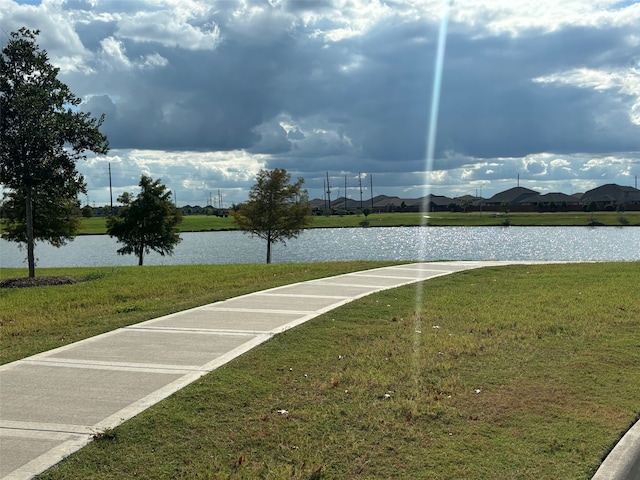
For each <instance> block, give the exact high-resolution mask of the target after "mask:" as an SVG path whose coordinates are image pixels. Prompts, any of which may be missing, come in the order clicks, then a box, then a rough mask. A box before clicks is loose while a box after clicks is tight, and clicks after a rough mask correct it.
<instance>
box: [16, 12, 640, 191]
mask: <svg viewBox="0 0 640 480" xmlns="http://www.w3.org/2000/svg"><path fill="white" fill-rule="evenodd" d="M585 2H586V0H585ZM480 3H482V2H480ZM356 4H357V1H356ZM356 4H353V5H352V4H348V5H343V4H341V3H338V2H333V1H330V0H317V1H316V0H314V1H304V2H301V1H295V0H271V1H270V2H264V1H249V2H240V1H215V2H212V1H198V0H188V1H187V0H185V2H182V3H180V4H178V3H175V4H170V3H157V2H144V1H136V2H131V1H128V0H127V1H124V0H123V1H114V0H111V1H102V2H97V3H96V2H87V1H82V0H73V1H67V2H66V3H56V4H55V5H54V4H51V6H50V7H49V8H50V10H46V11H45V9H43V8H40V9H33V8H31V7H29V8H31V9H30V10H28V11H26V10H25V11H22V10H19V9H16V10H15V11H13V10H12V12H13V13H11V15H10V20H9V25H10V27H11V28H13V25H14V24H15V25H17V23H16V22H18V21H21V20H22V19H23V18H25V16H26V17H29V18H30V19H31V21H32V24H33V26H36V27H37V26H38V25H42V26H47V29H48V30H51V29H56V28H57V29H58V31H56V32H54V33H52V32H48V33H47V35H46V37H45V36H44V35H43V40H46V42H49V45H47V44H45V45H44V46H45V47H48V48H53V49H54V53H55V54H56V58H61V59H63V60H64V62H65V65H66V68H64V69H63V79H64V80H65V81H66V82H67V83H69V85H70V86H71V87H72V90H73V91H74V92H75V93H76V94H78V95H79V96H82V97H84V98H87V99H88V101H87V103H86V104H85V105H84V106H83V108H85V109H87V110H89V111H91V112H92V113H93V114H94V115H96V116H97V115H100V114H101V113H105V114H106V121H105V125H104V131H105V133H106V134H107V135H108V137H109V140H110V144H111V146H112V148H113V149H114V151H118V152H119V153H118V155H122V157H123V158H124V157H126V155H127V153H126V151H128V150H136V151H142V150H144V151H158V152H167V157H169V158H175V162H176V164H175V165H173V166H171V167H169V166H166V165H165V166H161V165H164V164H162V163H161V162H157V163H155V164H154V165H155V166H154V168H157V169H158V172H159V173H162V174H166V175H169V178H170V179H171V181H172V182H173V183H181V184H184V185H187V186H185V187H184V189H185V193H183V194H182V195H183V197H185V198H188V194H187V193H186V189H188V188H194V189H196V190H197V189H199V188H203V189H206V188H207V186H203V185H201V186H198V187H189V185H195V184H196V183H197V182H199V181H202V182H205V183H207V184H209V185H214V184H215V185H225V186H227V187H229V188H231V186H232V185H234V184H235V185H239V187H238V188H239V191H246V188H247V181H246V179H245V177H248V178H251V176H252V174H253V173H254V170H255V169H257V168H259V167H261V166H266V167H269V168H271V167H282V168H287V169H288V170H290V171H292V172H295V173H296V175H300V176H304V177H305V178H307V179H308V181H309V182H311V183H312V184H313V185H314V188H319V189H320V191H321V189H322V179H323V177H324V176H325V174H326V172H327V171H331V172H334V173H335V174H336V175H341V174H343V173H340V172H345V173H346V174H347V175H348V176H350V178H355V176H356V175H357V173H358V172H368V173H373V174H374V175H376V178H377V179H378V181H379V186H380V188H388V189H389V191H401V189H410V190H417V189H419V188H418V187H414V186H415V185H420V184H421V183H422V182H424V181H425V180H424V175H423V174H421V173H419V172H423V171H424V170H425V168H426V166H425V156H426V141H427V139H426V136H427V130H428V128H429V125H428V122H429V118H430V108H431V102H432V99H431V91H432V84H433V76H434V61H435V55H436V48H437V46H436V43H437V38H438V29H439V23H440V22H439V18H437V17H435V16H432V15H433V14H432V13H429V12H431V10H430V9H431V8H432V5H431V4H430V3H429V2H425V4H424V5H420V6H419V7H420V8H416V6H414V5H412V4H410V3H407V2H393V1H392V2H388V3H386V4H382V3H375V2H362V3H361V4H357V5H356ZM477 4H478V2H476V3H473V2H471V3H469V2H465V1H461V2H456V6H457V5H460V6H459V7H454V8H461V9H464V8H467V9H469V10H470V11H471V10H473V9H475V8H477V10H473V11H475V12H476V14H477V15H476V16H475V17H473V21H471V20H469V19H470V18H471V16H467V17H465V16H464V15H462V14H459V15H453V16H452V21H451V24H450V29H449V34H448V37H447V48H446V56H445V63H444V71H443V83H442V96H441V98H440V115H439V124H438V128H437V132H438V135H437V142H436V155H435V157H436V158H435V162H434V168H435V169H436V170H440V171H442V172H444V173H439V177H438V180H437V182H439V183H438V185H442V186H446V185H449V186H451V188H458V187H457V186H460V188H463V187H464V188H467V189H469V188H472V189H473V188H475V187H474V185H473V184H472V183H469V182H483V181H492V182H496V183H498V182H500V181H505V182H506V181H511V180H510V179H511V178H514V177H515V176H516V175H517V174H518V173H519V172H520V173H522V174H523V176H524V175H529V176H530V177H531V178H536V179H547V180H548V181H556V180H567V179H572V178H574V177H578V178H583V179H585V181H590V179H592V178H594V176H598V175H602V174H603V173H604V174H605V175H613V173H612V172H613V170H611V169H607V167H606V165H605V164H602V165H605V166H598V167H596V166H593V165H591V166H586V165H587V162H589V161H591V160H593V159H598V158H605V157H608V156H612V157H616V158H618V157H617V156H616V154H615V152H622V151H625V152H632V154H631V155H629V157H630V158H631V159H633V158H637V156H640V154H637V152H639V151H640V135H638V133H640V126H638V125H636V124H634V123H632V122H631V120H630V116H629V115H630V111H631V108H632V106H633V105H634V104H638V102H640V86H639V85H640V81H636V82H635V83H633V82H632V80H631V82H632V83H631V84H629V85H618V84H615V82H613V83H610V84H605V83H603V82H604V80H599V81H600V83H597V82H595V81H593V80H592V79H589V78H588V75H587V73H584V75H583V76H584V78H582V77H581V76H580V75H582V74H580V72H612V73H616V72H622V73H621V74H620V75H621V77H623V76H624V74H625V72H626V73H627V74H628V75H629V76H631V77H633V74H634V72H635V73H636V74H637V62H638V58H639V57H638V54H637V33H636V32H635V25H633V22H625V21H624V20H625V19H624V18H622V17H620V18H619V19H618V20H617V21H613V20H610V19H607V18H605V17H602V18H600V17H597V18H596V17H593V18H592V19H591V20H590V21H585V22H582V23H580V22H578V21H576V20H575V19H574V20H573V24H572V23H571V21H570V20H566V22H565V23H562V22H561V23H559V24H558V23H557V22H558V20H557V19H558V18H563V17H562V15H557V16H556V17H554V18H551V17H549V27H548V28H543V27H544V26H540V25H541V24H540V25H538V26H530V27H526V26H522V24H523V22H525V21H526V19H525V20H523V19H522V18H521V17H520V18H519V19H518V21H517V22H516V21H514V25H516V23H517V24H518V25H519V27H518V28H519V30H520V31H519V32H517V34H516V33H514V31H515V27H511V28H506V27H505V28H503V29H502V30H498V29H496V28H495V27H494V25H495V22H498V21H503V22H505V23H508V20H509V15H515V13H514V12H516V10H517V8H516V7H513V6H512V5H511V6H509V7H506V6H502V5H501V4H500V2H493V3H486V4H482V5H480V6H477ZM10 5H12V6H13V5H14V4H13V3H12V2H10ZM586 6H587V3H585V8H586ZM16 8H17V7H16ZM24 8H26V7H24ZM55 8H58V9H60V11H55V12H54V13H55V15H57V16H52V13H51V12H52V11H53V10H55ZM557 8H560V7H557ZM51 9H53V10H51ZM412 9H413V10H412ZM611 12H612V13H611V15H614V14H616V11H615V9H613V10H612V11H611ZM454 13H455V12H454ZM458 13H460V12H458ZM564 13H566V15H570V14H571V12H569V11H567V12H564ZM429 15H431V16H429ZM627 15H628V14H627ZM465 18H466V20H464V19H465ZM55 19H59V21H60V22H61V25H60V26H58V27H55V26H54V25H55V21H58V20H55ZM63 19H65V20H63ZM456 19H457V20H456ZM12 22H13V23H12ZM65 22H66V23H65ZM592 24H593V25H594V26H591V25H592ZM18 28H19V27H18ZM43 28H44V27H43ZM69 32H71V34H70V33H69ZM634 39H635V40H634ZM634 41H635V42H636V43H635V44H634V43H633V42H634ZM43 43H45V42H43ZM634 45H635V46H634ZM634 69H635V70H634ZM575 72H578V74H576V73H575ZM637 108H640V107H637ZM180 152H193V157H194V160H193V161H191V160H187V159H186V157H185V156H184V155H180V156H178V155H174V154H177V153H180ZM212 152H214V153H217V154H219V155H218V156H216V157H215V159H212V158H211V157H208V156H206V154H209V153H212ZM238 152H243V155H238ZM546 153H553V154H555V155H558V156H565V157H566V158H567V160H566V161H567V162H568V164H567V165H564V164H563V163H562V162H556V163H555V164H553V163H552V160H553V159H549V158H547V157H544V156H542V157H541V156H540V155H542V154H546ZM579 154H585V156H584V157H581V156H580V155H579ZM226 158H231V159H232V160H230V163H231V164H233V162H234V161H237V162H238V163H237V165H238V167H237V169H236V170H237V171H233V169H232V167H230V166H229V165H225V166H224V168H222V167H221V168H220V169H216V168H215V167H214V166H213V165H214V164H216V165H217V164H218V163H224V161H225V159H226ZM205 159H206V160H205ZM630 161H632V160H630V159H629V158H627V159H626V160H625V163H624V168H625V169H626V170H625V172H626V173H625V174H626V175H629V174H630V173H634V172H629V168H631V167H630V165H636V164H631V163H629V162H630ZM123 162H124V164H126V165H127V169H128V170H131V172H132V173H131V175H133V176H135V175H137V174H138V173H139V170H140V169H141V168H142V167H143V165H142V163H143V162H142V161H140V162H133V161H132V162H130V163H127V162H128V160H126V159H125V160H123ZM149 162H151V161H149ZM207 162H210V163H207ZM605 163H606V162H605ZM92 165H93V164H92ZM96 165H97V164H96ZM185 165H186V166H185ZM599 165H600V164H599ZM95 168H98V166H96V167H95ZM99 168H103V166H100V167H99ZM187 168H189V169H192V171H190V172H187V171H186V169H187ZM636 169H637V166H636ZM416 172H418V173H416ZM98 174H99V175H100V176H101V175H102V173H101V172H98V173H96V175H98ZM131 175H129V176H131ZM616 175H617V174H616ZM193 176H195V179H194V178H191V177H193ZM101 178H102V177H101ZM127 178H128V177H127ZM614 178H618V177H614ZM507 179H509V180H507ZM122 181H123V182H124V181H128V180H125V179H124V178H123V179H122ZM189 182H192V183H189ZM234 182H235V183H234ZM249 183H250V181H249ZM96 185H98V183H96ZM318 185H319V186H318ZM465 185H466V186H465ZM198 195H199V193H198ZM240 200H241V199H238V201H240Z"/></svg>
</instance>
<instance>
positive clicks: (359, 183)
mask: <svg viewBox="0 0 640 480" xmlns="http://www.w3.org/2000/svg"><path fill="white" fill-rule="evenodd" d="M358 185H359V186H360V210H362V176H361V175H360V172H358Z"/></svg>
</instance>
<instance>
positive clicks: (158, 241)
mask: <svg viewBox="0 0 640 480" xmlns="http://www.w3.org/2000/svg"><path fill="white" fill-rule="evenodd" d="M139 185H140V193H138V195H137V196H136V197H135V198H134V197H133V196H132V195H131V194H130V193H128V192H125V193H123V194H122V195H120V197H118V202H120V203H121V204H122V207H120V210H119V214H118V216H117V217H116V216H113V215H110V216H109V217H108V218H107V233H108V234H109V235H110V236H112V237H116V238H117V239H118V242H120V243H123V244H124V246H123V247H122V248H119V249H118V253H119V254H120V255H129V254H132V253H134V254H135V255H137V257H138V265H142V264H143V262H144V254H145V253H147V254H148V253H150V252H151V251H152V250H153V251H155V252H158V253H159V254H160V255H162V256H164V255H166V254H169V255H171V254H172V253H173V249H174V247H175V246H176V245H177V244H178V243H179V242H180V240H182V239H181V238H180V235H179V233H178V228H177V226H178V224H179V223H180V222H181V221H182V215H181V213H180V211H179V210H178V209H177V208H176V207H175V205H174V204H173V203H172V202H171V200H170V198H171V191H170V190H167V187H166V186H165V185H162V184H161V183H160V180H155V181H153V180H152V179H151V178H150V177H147V176H145V175H143V176H142V178H141V179H140V183H139Z"/></svg>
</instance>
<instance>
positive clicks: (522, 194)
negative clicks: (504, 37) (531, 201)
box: [484, 187, 540, 207]
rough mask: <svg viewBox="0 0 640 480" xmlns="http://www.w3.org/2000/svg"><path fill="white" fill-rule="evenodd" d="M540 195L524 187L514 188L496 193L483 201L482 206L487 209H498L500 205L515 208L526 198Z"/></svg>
mask: <svg viewBox="0 0 640 480" xmlns="http://www.w3.org/2000/svg"><path fill="white" fill-rule="evenodd" d="M535 195H540V193H539V192H536V191H535V190H530V189H528V188H524V187H514V188H510V189H509V190H505V191H504V192H500V193H496V194H495V195H494V196H493V197H491V198H488V199H487V200H485V201H484V204H485V205H486V206H488V207H500V206H501V205H504V204H508V205H511V206H515V205H518V204H520V203H521V202H522V201H523V200H525V199H526V198H529V197H532V196H535Z"/></svg>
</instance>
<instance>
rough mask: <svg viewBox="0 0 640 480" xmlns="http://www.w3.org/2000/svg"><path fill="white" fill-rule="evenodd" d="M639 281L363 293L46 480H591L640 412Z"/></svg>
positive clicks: (554, 280) (540, 279) (442, 280)
mask: <svg viewBox="0 0 640 480" xmlns="http://www.w3.org/2000/svg"><path fill="white" fill-rule="evenodd" d="M160 268H162V269H170V268H171V267H160ZM189 268H193V267H189ZM149 270H152V269H149ZM130 272H131V273H132V274H133V273H134V272H135V270H134V269H132V270H130ZM639 274H640V262H628V263H627V262H623V263H602V264H600V263H596V264H568V265H535V266H534V265H530V266H528V265H522V266H520V265H519V266H510V267H495V268H494V267H492V268H485V269H481V270H471V271H467V272H461V273H458V274H454V275H449V276H445V277H439V278H436V279H432V280H429V281H427V282H424V283H422V284H421V285H420V286H410V287H403V288H400V289H395V290H390V291H387V292H382V293H378V294H374V295H371V296H368V297H365V298H363V299H361V300H359V301H357V302H353V303H350V304H348V305H346V306H344V307H341V308H339V309H337V310H334V311H331V312H329V313H327V314H325V315H323V316H321V317H318V318H316V319H314V320H312V321H310V322H308V323H306V324H304V325H302V326H300V327H297V328H295V329H293V330H290V331H287V332H285V333H283V334H281V335H278V336H277V337H275V338H274V339H273V340H271V341H269V342H267V343H265V344H263V345H261V346H260V347H258V348H256V349H254V350H252V351H251V352H248V353H247V354H245V355H243V356H242V357H240V358H238V359H236V360H234V361H233V362H231V363H229V364H227V365H225V366H223V367H221V368H220V369H218V370H216V371H215V372H213V373H211V374H209V375H207V376H205V377H203V378H202V379H200V380H199V381H197V382H196V383H194V384H192V385H190V386H188V387H186V388H185V389H183V390H181V391H180V392H177V393H176V394H174V395H173V396H171V397H170V398H168V399H167V400H165V401H163V402H162V403H160V404H158V405H156V406H154V407H152V408H150V409H149V410H147V411H145V412H143V413H141V414H140V415H138V416H137V417H136V418H134V419H132V420H130V421H128V422H126V423H125V424H123V425H121V426H120V427H118V428H116V429H114V430H112V431H109V432H107V433H106V434H103V435H99V437H98V439H97V440H96V441H95V442H92V443H91V444H90V445H88V446H87V447H86V448H84V449H83V450H82V451H80V452H78V453H77V454H74V455H72V456H70V457H69V458H68V459H66V460H65V461H63V462H62V463H61V464H59V465H58V466H56V467H54V468H53V469H51V470H50V471H49V472H48V473H47V474H45V475H44V476H43V478H46V479H64V478H105V479H106V478H133V477H138V478H153V479H173V478H210V479H216V478H220V479H227V478H231V479H254V478H256V479H257V478H261V479H283V478H295V479H311V478H316V479H318V478H332V479H333V478H353V479H365V478H366V479H372V478H381V479H386V478H403V479H404V478H424V479H460V478H464V479H487V478H491V479H556V478H570V479H588V478H591V476H592V475H593V473H594V472H595V470H596V468H597V466H598V465H599V463H600V462H601V460H602V458H603V457H604V456H605V455H606V454H607V452H608V451H609V449H610V448H611V447H612V446H613V445H614V444H615V442H616V441H617V439H618V438H619V436H620V435H621V434H622V433H623V432H624V431H625V430H626V429H627V428H628V427H629V426H630V425H631V423H632V422H633V421H634V420H635V419H636V418H637V417H638V414H639V412H640V369H639V368H637V366H638V365H640V337H639V336H638V332H639V331H640V298H639V297H638V295H637V291H636V288H635V286H636V285H637V283H638V278H639ZM163 276H165V275H163ZM174 277H175V275H174ZM105 278H106V277H105ZM125 280H126V276H123V277H121V278H120V279H119V282H120V283H121V289H122V290H123V291H124V290H131V288H130V287H129V285H127V284H126V282H125ZM201 280H202V279H201V278H193V283H199V282H200V281H201ZM102 281H104V280H103V279H100V280H96V282H98V283H95V284H94V288H93V289H91V291H93V292H94V293H86V295H89V296H92V295H94V294H95V295H97V293H96V290H97V289H98V288H102V284H101V283H100V282H102ZM177 284H178V285H181V286H182V288H196V287H193V286H189V285H190V284H191V282H189V281H187V280H179V281H177ZM81 285H85V284H79V285H75V286H72V287H70V288H71V289H73V288H78V287H79V286H81ZM96 287H97V288H96ZM49 288H52V289H57V288H59V287H49ZM198 288H199V287H198ZM219 288H220V286H219ZM34 296H35V294H34ZM42 301H44V298H40V297H39V296H38V297H37V298H35V299H34V302H36V303H39V302H42ZM138 301H142V300H138ZM157 302H159V303H162V302H163V300H162V296H158V298H157ZM3 328H4V327H3ZM10 341H13V340H10ZM279 410H287V412H288V413H287V414H286V415H285V414H282V413H279Z"/></svg>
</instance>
